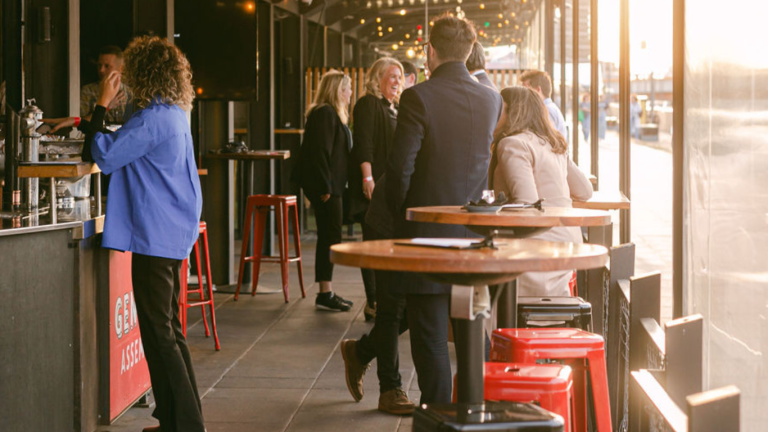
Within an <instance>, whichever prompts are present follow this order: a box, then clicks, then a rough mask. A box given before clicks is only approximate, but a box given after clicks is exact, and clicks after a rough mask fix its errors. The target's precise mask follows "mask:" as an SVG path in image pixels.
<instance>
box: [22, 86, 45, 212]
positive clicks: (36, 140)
mask: <svg viewBox="0 0 768 432" xmlns="http://www.w3.org/2000/svg"><path fill="white" fill-rule="evenodd" d="M35 103H36V101H35V100H34V99H29V100H27V105H26V106H24V108H22V109H21V110H20V111H19V129H20V130H21V159H20V162H39V161H40V155H39V151H38V148H39V146H40V136H41V135H40V134H39V133H37V128H38V127H40V126H41V125H42V124H43V123H42V119H43V111H42V110H41V109H40V108H38V107H37V106H36V105H35ZM21 187H22V189H21V201H22V202H21V205H22V208H23V209H25V210H36V209H37V205H38V200H39V196H40V179H38V178H25V179H24V180H23V182H22V184H21Z"/></svg>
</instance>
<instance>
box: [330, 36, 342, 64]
mask: <svg viewBox="0 0 768 432" xmlns="http://www.w3.org/2000/svg"><path fill="white" fill-rule="evenodd" d="M326 49H327V50H328V64H327V65H326V66H329V67H335V68H338V67H341V66H343V65H342V64H341V33H339V32H337V31H335V30H331V29H328V46H327V48H326Z"/></svg>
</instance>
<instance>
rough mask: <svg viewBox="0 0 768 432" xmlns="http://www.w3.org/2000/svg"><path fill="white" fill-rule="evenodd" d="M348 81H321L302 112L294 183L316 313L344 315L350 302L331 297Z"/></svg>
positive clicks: (333, 77)
mask: <svg viewBox="0 0 768 432" xmlns="http://www.w3.org/2000/svg"><path fill="white" fill-rule="evenodd" d="M351 96H352V81H351V80H350V78H349V77H348V76H347V75H345V74H344V73H342V72H340V71H335V70H331V71H329V72H327V73H326V74H325V75H323V79H322V80H321V81H320V88H319V89H318V90H317V94H316V96H315V100H314V102H313V103H312V105H311V106H310V107H309V110H308V111H307V124H306V126H305V127H304V142H303V143H302V146H301V152H300V154H299V161H298V163H297V166H296V167H295V168H294V170H295V171H294V178H295V179H296V180H297V181H298V182H299V184H300V185H301V187H302V188H303V189H304V193H305V194H306V196H307V198H308V199H309V201H310V202H311V203H312V207H313V208H314V209H315V218H316V221H317V250H316V253H315V282H317V283H318V284H319V285H320V292H319V293H318V294H317V298H316V299H315V306H316V307H317V308H318V309H325V310H337V311H343V312H346V311H348V310H349V309H350V308H351V307H352V302H351V301H349V300H344V299H343V298H341V297H340V296H338V295H334V294H333V288H332V286H331V280H332V278H333V264H332V263H331V260H330V251H331V246H332V245H335V244H337V243H341V226H342V219H343V210H342V201H341V198H342V195H343V194H344V189H345V187H346V184H347V165H348V163H349V151H350V150H351V148H352V134H351V133H350V131H349V129H348V128H347V122H348V120H349V112H348V107H349V99H350V97H351Z"/></svg>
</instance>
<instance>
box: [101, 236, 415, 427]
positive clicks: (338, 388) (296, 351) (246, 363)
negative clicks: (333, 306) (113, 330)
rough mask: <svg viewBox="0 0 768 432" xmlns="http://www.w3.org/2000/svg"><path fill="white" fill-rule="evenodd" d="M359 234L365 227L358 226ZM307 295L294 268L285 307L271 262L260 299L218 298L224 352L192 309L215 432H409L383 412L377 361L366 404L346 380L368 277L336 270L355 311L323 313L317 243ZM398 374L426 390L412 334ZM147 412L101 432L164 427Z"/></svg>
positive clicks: (193, 341)
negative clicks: (347, 344)
mask: <svg viewBox="0 0 768 432" xmlns="http://www.w3.org/2000/svg"><path fill="white" fill-rule="evenodd" d="M358 230H359V229H358ZM302 246H303V248H302V251H303V252H304V262H305V264H304V275H305V281H306V282H307V284H306V287H305V288H306V292H307V297H306V298H305V299H302V298H301V290H300V288H299V283H298V276H297V273H296V266H295V265H292V266H291V273H290V295H291V297H290V302H289V303H288V304H286V303H285V302H284V301H283V295H282V291H279V290H276V288H278V287H279V286H280V274H279V267H278V266H277V265H274V264H263V265H262V272H261V279H260V281H259V282H260V283H259V285H260V287H261V285H262V284H263V285H264V286H265V287H267V288H266V289H265V290H264V291H265V292H267V291H269V293H261V294H260V293H257V294H256V296H255V297H251V296H250V295H242V294H241V296H240V299H239V300H238V301H237V302H235V301H234V299H233V296H232V295H230V294H216V295H215V302H216V323H217V326H218V334H219V339H220V342H221V351H219V352H217V351H215V350H214V343H213V339H212V338H206V337H205V331H204V328H203V326H202V321H200V316H201V315H200V312H199V308H195V309H190V310H189V315H190V318H189V319H190V323H191V326H190V328H189V330H188V333H187V334H188V340H189V344H190V347H191V351H192V358H193V362H194V367H195V372H196V375H197V382H198V389H199V391H200V395H201V397H202V403H203V415H204V417H205V421H206V423H205V424H206V427H207V430H208V432H219V431H221V432H224V431H226V432H239V431H249V432H254V431H313V432H322V431H328V432H338V431H339V430H341V429H343V428H350V427H353V428H354V430H355V431H410V430H411V418H410V417H400V416H393V415H388V414H384V413H380V412H379V411H377V409H376V407H377V404H378V396H379V392H378V380H377V378H376V367H375V363H374V364H373V365H372V367H371V370H370V371H369V372H368V375H366V381H365V397H364V398H363V400H362V401H361V402H360V403H356V402H355V401H354V400H353V399H352V396H350V394H349V391H348V390H347V387H346V383H345V380H344V363H343V361H342V359H341V354H340V351H339V344H340V342H341V341H342V340H343V339H347V338H359V337H360V336H361V335H362V334H363V333H366V332H368V331H369V330H370V328H371V327H372V324H368V323H366V322H365V320H364V317H363V306H364V303H365V293H364V291H363V285H362V279H361V277H360V270H359V269H356V268H349V267H341V266H336V269H335V271H334V290H335V291H336V292H338V293H339V294H341V295H342V296H343V297H344V298H347V299H349V300H352V301H353V302H354V303H355V305H354V307H353V309H352V310H351V311H349V312H326V311H318V310H316V309H315V305H314V299H315V294H316V292H317V287H316V285H315V284H314V283H313V282H312V281H313V280H314V242H312V241H304V243H303V244H302ZM400 344H401V345H400V352H401V357H400V370H401V374H402V376H403V384H404V386H406V387H408V388H410V390H409V391H408V393H409V395H410V397H411V399H412V400H415V401H418V399H419V396H420V393H419V391H418V385H417V383H416V380H415V370H414V368H413V363H412V360H411V355H410V343H409V339H408V333H406V334H405V335H403V336H402V337H401V338H400ZM156 424H157V421H156V420H154V419H153V418H151V409H149V408H136V407H134V408H131V409H130V410H128V411H127V412H126V413H125V414H124V415H123V416H122V417H120V418H119V419H118V420H117V421H116V422H115V423H114V424H113V425H112V426H105V427H102V428H100V429H99V431H101V432H105V431H110V432H128V431H130V432H135V431H141V429H142V428H144V427H146V426H152V425H156Z"/></svg>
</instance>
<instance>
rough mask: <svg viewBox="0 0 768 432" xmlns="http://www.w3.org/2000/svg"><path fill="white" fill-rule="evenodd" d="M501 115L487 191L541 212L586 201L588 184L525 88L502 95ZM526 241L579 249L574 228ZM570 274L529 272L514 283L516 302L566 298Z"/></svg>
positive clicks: (510, 89)
mask: <svg viewBox="0 0 768 432" xmlns="http://www.w3.org/2000/svg"><path fill="white" fill-rule="evenodd" d="M501 96H502V98H503V99H504V113H503V114H502V117H501V120H499V124H498V126H497V128H496V132H495V133H494V142H493V146H492V158H491V164H490V167H489V170H488V179H489V187H490V188H491V189H494V190H495V191H496V193H499V192H504V194H505V195H506V196H507V197H508V198H509V200H510V202H513V203H534V202H536V201H538V200H539V199H544V203H543V205H544V206H545V207H571V206H572V201H571V197H573V198H576V199H578V200H580V201H586V200H588V199H589V198H591V197H592V184H591V183H590V182H589V179H587V177H586V176H585V175H584V173H583V172H582V171H581V170H580V169H579V167H578V166H576V164H574V163H573V161H572V160H571V158H569V157H568V154H567V153H566V150H567V148H568V145H567V144H566V142H565V138H563V136H562V135H561V134H560V133H558V132H557V131H556V130H555V129H554V127H553V125H552V123H551V122H550V121H549V115H548V113H547V110H546V108H545V107H544V104H543V103H542V101H541V98H540V97H539V95H538V93H537V92H536V91H534V90H532V89H530V88H526V87H508V88H505V89H504V90H502V91H501ZM531 238H534V239H540V240H549V241H558V242H571V243H581V242H582V239H581V230H580V229H579V228H578V227H556V228H552V229H550V230H548V231H546V232H544V233H542V234H538V235H535V236H533V237H531ZM572 274H573V271H570V270H568V271H554V272H528V273H523V274H522V275H520V277H518V278H517V287H518V288H517V289H518V293H519V295H521V296H570V292H569V290H568V282H569V281H570V279H571V276H572Z"/></svg>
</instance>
